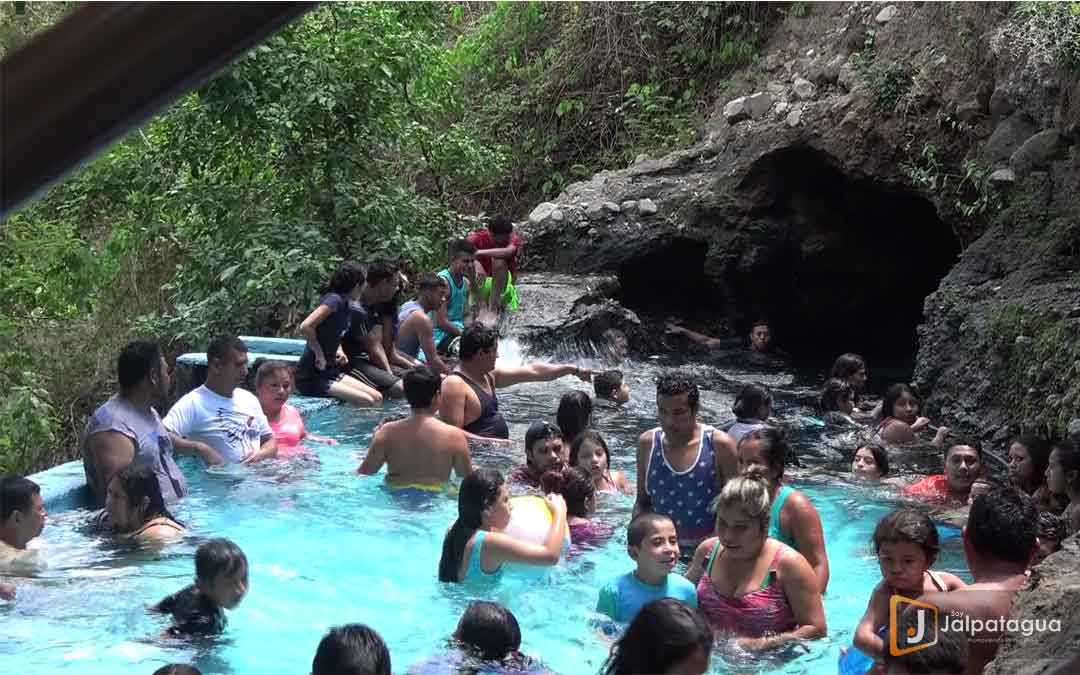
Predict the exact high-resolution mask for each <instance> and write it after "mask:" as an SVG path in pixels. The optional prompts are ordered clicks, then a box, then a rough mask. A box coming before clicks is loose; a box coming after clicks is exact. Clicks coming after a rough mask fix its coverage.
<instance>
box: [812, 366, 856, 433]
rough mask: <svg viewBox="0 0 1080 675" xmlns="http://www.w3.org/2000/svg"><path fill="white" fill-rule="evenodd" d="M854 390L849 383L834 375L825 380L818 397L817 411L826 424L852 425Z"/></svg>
mask: <svg viewBox="0 0 1080 675" xmlns="http://www.w3.org/2000/svg"><path fill="white" fill-rule="evenodd" d="M854 411H855V392H854V391H853V390H852V389H851V385H850V384H848V383H847V382H845V381H844V380H841V379H839V378H836V377H832V378H829V379H828V380H826V381H825V386H824V387H823V388H822V390H821V396H820V397H819V398H818V412H819V413H820V414H821V417H822V419H823V420H825V423H826V424H837V425H852V424H855V420H853V419H852V418H851V414H852V413H853V412H854Z"/></svg>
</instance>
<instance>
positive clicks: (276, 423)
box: [255, 361, 337, 458]
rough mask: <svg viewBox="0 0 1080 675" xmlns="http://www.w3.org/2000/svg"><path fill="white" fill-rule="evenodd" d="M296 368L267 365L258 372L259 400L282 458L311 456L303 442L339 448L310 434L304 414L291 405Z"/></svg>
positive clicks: (272, 362)
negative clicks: (294, 370)
mask: <svg viewBox="0 0 1080 675" xmlns="http://www.w3.org/2000/svg"><path fill="white" fill-rule="evenodd" d="M292 385H293V382H292V367H291V366H289V364H287V363H285V362H284V361H263V362H262V363H260V364H259V365H258V367H257V369H256V371H255V396H256V398H258V399H259V405H260V406H262V411H263V414H264V415H266V421H267V422H269V423H270V430H271V431H273V432H274V440H275V441H276V442H277V447H278V454H277V456H278V457H283V458H290V457H302V456H310V455H311V452H310V451H309V450H308V449H307V448H305V447H304V446H303V445H301V444H300V443H301V441H305V440H307V441H312V442H314V443H324V444H326V445H337V441H335V440H334V439H332V438H327V437H326V436H318V435H316V434H312V433H308V431H307V429H305V428H304V418H303V417H302V416H301V415H300V411H299V410H297V409H296V408H294V407H293V406H291V405H289V404H288V400H289V394H291V393H292Z"/></svg>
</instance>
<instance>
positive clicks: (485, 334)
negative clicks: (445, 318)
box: [458, 323, 499, 361]
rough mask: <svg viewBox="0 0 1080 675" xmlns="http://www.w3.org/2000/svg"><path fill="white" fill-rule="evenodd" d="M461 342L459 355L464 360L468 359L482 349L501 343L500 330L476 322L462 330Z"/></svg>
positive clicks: (491, 347) (492, 347)
mask: <svg viewBox="0 0 1080 675" xmlns="http://www.w3.org/2000/svg"><path fill="white" fill-rule="evenodd" d="M459 344H460V347H459V352H458V355H459V356H460V357H461V360H462V361H468V360H469V359H471V358H472V357H474V356H476V355H477V354H479V353H480V352H482V351H487V350H489V349H494V348H495V346H496V345H497V344H499V331H497V330H495V329H494V328H491V327H488V326H485V325H484V324H482V323H474V324H473V325H471V326H469V327H468V328H466V329H465V330H464V332H462V334H461V342H460V343H459Z"/></svg>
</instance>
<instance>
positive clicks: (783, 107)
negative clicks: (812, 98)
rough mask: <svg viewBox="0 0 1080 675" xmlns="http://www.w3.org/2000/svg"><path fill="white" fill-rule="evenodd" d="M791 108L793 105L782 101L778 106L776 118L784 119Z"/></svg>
mask: <svg viewBox="0 0 1080 675" xmlns="http://www.w3.org/2000/svg"><path fill="white" fill-rule="evenodd" d="M790 108H791V104H790V103H788V102H787V101H780V102H779V103H777V104H776V116H777V117H783V116H785V115H787V114H788V110H789V109H790Z"/></svg>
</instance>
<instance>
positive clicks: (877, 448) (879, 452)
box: [848, 443, 889, 478]
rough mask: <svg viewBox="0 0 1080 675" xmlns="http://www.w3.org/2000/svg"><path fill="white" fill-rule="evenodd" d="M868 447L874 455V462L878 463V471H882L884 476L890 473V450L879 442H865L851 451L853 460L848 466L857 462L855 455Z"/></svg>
mask: <svg viewBox="0 0 1080 675" xmlns="http://www.w3.org/2000/svg"><path fill="white" fill-rule="evenodd" d="M863 448H866V449H867V450H869V451H870V454H871V455H873V456H874V464H877V468H878V471H880V472H881V476H882V477H883V478H884V477H885V476H887V475H888V474H889V451H888V450H886V449H885V446H884V445H880V444H878V443H863V444H862V445H860V446H859V447H857V448H855V452H852V453H851V461H850V462H848V466H849V468H850V466H851V465H852V464H854V463H855V455H856V454H857V453H858V452H859V450H862V449H863Z"/></svg>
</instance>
